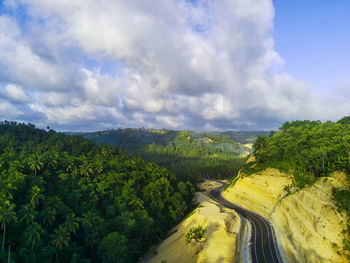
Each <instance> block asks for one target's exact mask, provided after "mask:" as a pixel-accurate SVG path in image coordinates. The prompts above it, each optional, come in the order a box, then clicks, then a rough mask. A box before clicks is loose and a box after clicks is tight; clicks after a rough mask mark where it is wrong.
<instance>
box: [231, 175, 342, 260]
mask: <svg viewBox="0 0 350 263" xmlns="http://www.w3.org/2000/svg"><path fill="white" fill-rule="evenodd" d="M291 182H292V178H291V177H290V176H288V175H286V174H283V173H281V172H279V171H278V170H276V169H267V170H265V171H263V172H262V173H259V174H253V175H252V176H249V177H243V176H242V175H241V176H240V179H238V181H237V182H236V184H235V185H234V186H231V187H229V188H228V189H227V191H226V192H225V193H224V196H225V198H227V199H229V200H231V201H232V202H236V203H238V204H240V205H242V206H243V207H246V208H248V209H251V210H253V211H256V212H258V213H260V214H261V215H263V216H265V217H267V218H269V219H270V220H271V221H272V222H273V223H274V225H275V226H276V228H277V229H276V230H277V235H278V237H279V240H280V241H281V245H282V247H283V249H284V251H285V254H286V256H287V259H288V260H289V261H290V262H315V263H316V262H317V263H318V262H329V263H330V262H337V263H341V262H348V261H347V260H346V259H345V258H344V257H342V256H340V255H338V254H337V253H336V249H335V248H334V245H333V246H332V243H333V244H336V246H338V247H340V248H341V247H342V239H343V234H342V233H341V232H342V230H343V229H344V228H345V227H346V225H345V222H346V218H345V215H344V214H339V213H338V212H336V207H335V205H334V201H333V200H332V188H333V187H342V186H344V184H345V175H344V174H342V173H335V174H333V176H332V177H328V178H321V179H320V180H318V181H317V182H316V183H315V184H314V185H312V186H309V187H307V188H305V189H303V190H300V191H296V192H293V193H292V194H290V195H288V196H285V191H284V186H285V185H288V184H290V183H291Z"/></svg>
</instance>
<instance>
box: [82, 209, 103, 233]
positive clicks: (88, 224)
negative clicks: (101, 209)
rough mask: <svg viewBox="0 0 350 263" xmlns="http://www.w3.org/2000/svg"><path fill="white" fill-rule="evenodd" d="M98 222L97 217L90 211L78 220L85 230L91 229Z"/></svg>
mask: <svg viewBox="0 0 350 263" xmlns="http://www.w3.org/2000/svg"><path fill="white" fill-rule="evenodd" d="M98 220H99V217H98V216H97V215H96V214H94V213H92V212H91V211H88V212H87V213H84V214H83V217H82V218H80V222H81V224H82V225H83V227H84V228H85V229H91V228H92V227H93V226H94V225H95V223H96V222H98Z"/></svg>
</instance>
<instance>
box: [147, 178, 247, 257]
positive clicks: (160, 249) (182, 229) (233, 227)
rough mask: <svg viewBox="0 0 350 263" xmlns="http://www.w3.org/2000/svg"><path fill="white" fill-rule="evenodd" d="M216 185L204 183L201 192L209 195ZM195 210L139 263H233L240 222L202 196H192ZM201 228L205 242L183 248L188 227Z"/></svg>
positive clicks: (232, 213)
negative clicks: (205, 230)
mask: <svg viewBox="0 0 350 263" xmlns="http://www.w3.org/2000/svg"><path fill="white" fill-rule="evenodd" d="M217 186H219V184H217V183H215V182H204V183H202V184H201V188H202V189H203V190H205V191H210V189H213V188H215V187H217ZM196 202H197V203H199V205H198V207H197V208H196V209H195V210H194V211H193V212H192V213H191V214H190V215H188V216H187V218H186V219H184V220H183V221H182V222H181V223H180V224H179V225H177V226H176V227H175V228H174V229H173V230H172V231H171V232H170V233H172V234H170V236H169V237H168V238H167V239H166V240H164V241H163V242H161V243H160V244H159V245H158V246H157V247H156V248H155V249H153V250H152V251H151V252H150V254H149V255H148V256H147V257H146V258H145V259H144V260H143V261H142V262H150V263H151V262H152V263H153V262H154V263H161V262H167V263H172V262H174V263H181V262H186V263H187V262H188V263H192V262H193V263H194V262H198V263H199V262H203V263H204V262H208V263H209V262H222V263H224V262H230V263H231V262H237V256H238V253H237V245H238V244H240V242H241V241H240V238H241V232H242V231H241V229H242V222H241V219H240V218H239V216H238V215H237V214H236V213H235V212H234V211H232V210H229V209H224V208H222V207H220V206H219V204H217V203H216V202H215V201H213V200H211V199H210V198H209V197H208V195H207V194H206V192H200V193H197V194H196ZM199 225H201V226H202V227H204V228H206V229H207V233H206V235H205V238H203V239H202V240H201V241H200V242H195V241H193V242H192V244H191V245H186V243H185V235H186V233H188V231H189V230H190V228H191V227H196V226H199Z"/></svg>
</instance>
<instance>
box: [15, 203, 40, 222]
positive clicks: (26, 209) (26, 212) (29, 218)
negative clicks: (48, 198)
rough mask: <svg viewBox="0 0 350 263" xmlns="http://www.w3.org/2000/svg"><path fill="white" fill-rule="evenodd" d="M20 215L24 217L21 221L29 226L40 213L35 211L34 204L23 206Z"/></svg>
mask: <svg viewBox="0 0 350 263" xmlns="http://www.w3.org/2000/svg"><path fill="white" fill-rule="evenodd" d="M19 213H20V214H21V215H22V216H21V218H20V220H19V221H20V222H23V221H25V223H26V224H28V225H29V224H32V223H33V222H34V220H35V217H36V215H37V214H38V212H37V211H35V210H34V207H33V206H32V204H26V205H22V207H21V209H20V210H19Z"/></svg>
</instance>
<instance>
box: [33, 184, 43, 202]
mask: <svg viewBox="0 0 350 263" xmlns="http://www.w3.org/2000/svg"><path fill="white" fill-rule="evenodd" d="M40 191H41V190H40V188H39V187H38V186H37V185H34V186H33V187H32V189H31V190H30V195H31V198H30V203H31V204H32V205H33V206H36V205H37V204H38V203H39V199H40V198H42V197H43V195H42V194H40Z"/></svg>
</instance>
